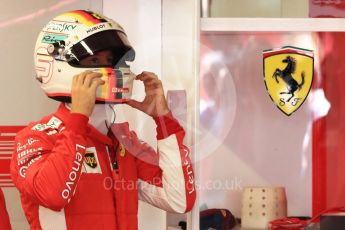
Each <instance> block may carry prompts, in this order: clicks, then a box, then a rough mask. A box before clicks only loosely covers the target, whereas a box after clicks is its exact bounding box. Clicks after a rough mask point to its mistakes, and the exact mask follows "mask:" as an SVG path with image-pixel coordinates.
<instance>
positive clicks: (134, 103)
mask: <svg viewBox="0 0 345 230" xmlns="http://www.w3.org/2000/svg"><path fill="white" fill-rule="evenodd" d="M127 104H128V105H129V106H131V107H133V108H135V109H138V110H140V111H144V106H143V103H142V102H139V101H136V100H133V99H130V100H129V101H127Z"/></svg>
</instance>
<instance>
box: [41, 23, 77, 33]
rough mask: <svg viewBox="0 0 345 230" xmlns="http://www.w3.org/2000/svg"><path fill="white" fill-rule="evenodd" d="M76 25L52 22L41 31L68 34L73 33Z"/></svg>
mask: <svg viewBox="0 0 345 230" xmlns="http://www.w3.org/2000/svg"><path fill="white" fill-rule="evenodd" d="M76 27H77V25H76V24H75V23H74V22H61V21H54V20H52V21H51V22H49V23H48V25H47V26H46V27H45V28H44V29H43V31H44V32H59V33H66V32H67V33H69V32H70V31H73V30H74V29H75V28H76Z"/></svg>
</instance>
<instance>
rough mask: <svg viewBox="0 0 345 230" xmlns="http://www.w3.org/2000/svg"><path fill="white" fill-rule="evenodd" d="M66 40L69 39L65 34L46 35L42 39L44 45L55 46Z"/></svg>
mask: <svg viewBox="0 0 345 230" xmlns="http://www.w3.org/2000/svg"><path fill="white" fill-rule="evenodd" d="M66 38H68V35H65V34H48V33H47V34H45V35H44V36H43V38H42V43H47V44H54V43H56V42H59V41H64V40H65V39H66Z"/></svg>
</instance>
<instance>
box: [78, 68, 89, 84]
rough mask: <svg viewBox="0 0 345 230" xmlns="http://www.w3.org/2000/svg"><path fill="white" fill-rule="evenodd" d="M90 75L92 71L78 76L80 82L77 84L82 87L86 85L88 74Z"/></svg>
mask: <svg viewBox="0 0 345 230" xmlns="http://www.w3.org/2000/svg"><path fill="white" fill-rule="evenodd" d="M88 73H91V71H84V72H82V73H80V74H79V76H78V81H77V84H78V85H79V86H81V85H83V84H84V81H85V77H86V74H88Z"/></svg>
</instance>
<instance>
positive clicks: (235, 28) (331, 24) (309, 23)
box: [200, 18, 345, 33]
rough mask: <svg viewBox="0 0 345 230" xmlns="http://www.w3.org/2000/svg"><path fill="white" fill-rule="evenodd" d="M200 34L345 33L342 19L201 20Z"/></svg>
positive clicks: (344, 20) (344, 22)
mask: <svg viewBox="0 0 345 230" xmlns="http://www.w3.org/2000/svg"><path fill="white" fill-rule="evenodd" d="M200 27H201V32H202V33H208V32H240V31H270V32H274V31H277V32H278V31H290V32H291V31H294V32H301V31H303V32H314V31H319V32H321V31H333V32H337V31H338V32H343V31H345V19H343V18H201V22H200Z"/></svg>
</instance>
